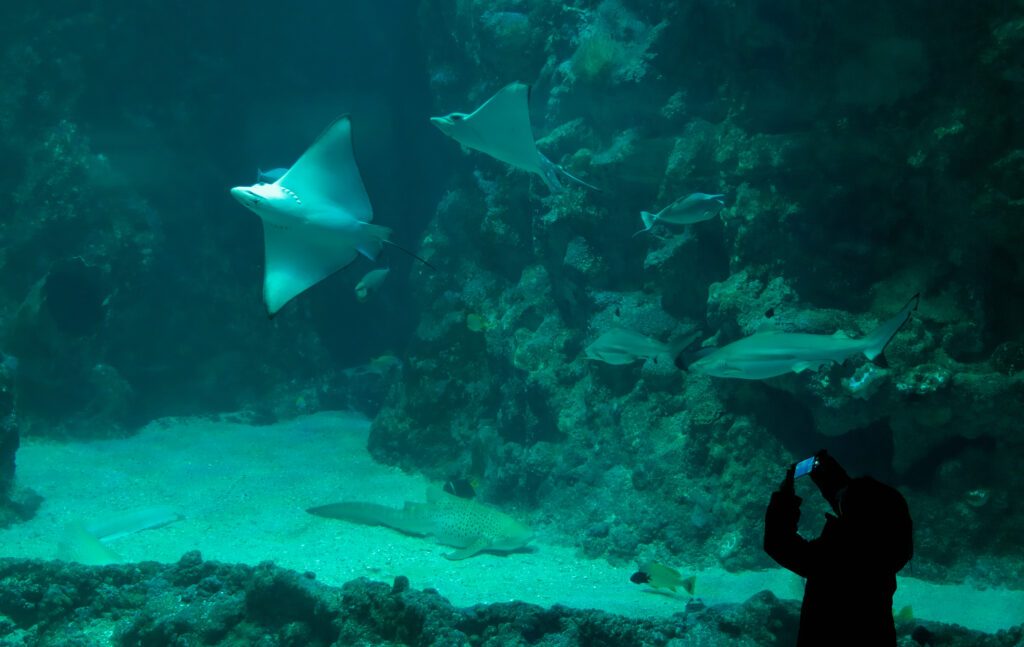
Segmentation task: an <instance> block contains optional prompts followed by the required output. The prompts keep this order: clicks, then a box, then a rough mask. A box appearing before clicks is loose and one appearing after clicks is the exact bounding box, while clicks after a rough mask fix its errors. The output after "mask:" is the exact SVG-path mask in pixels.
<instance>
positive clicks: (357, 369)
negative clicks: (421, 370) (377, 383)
mask: <svg viewBox="0 0 1024 647" xmlns="http://www.w3.org/2000/svg"><path fill="white" fill-rule="evenodd" d="M401 367H402V360H400V359H399V358H397V357H395V356H394V355H380V356H379V357H374V358H373V359H371V360H370V361H369V362H367V363H366V364H363V365H361V366H354V367H351V368H347V369H345V370H344V373H345V375H347V376H348V377H356V376H360V375H377V376H380V377H387V376H388V374H390V373H391V371H394V370H396V369H399V368H401Z"/></svg>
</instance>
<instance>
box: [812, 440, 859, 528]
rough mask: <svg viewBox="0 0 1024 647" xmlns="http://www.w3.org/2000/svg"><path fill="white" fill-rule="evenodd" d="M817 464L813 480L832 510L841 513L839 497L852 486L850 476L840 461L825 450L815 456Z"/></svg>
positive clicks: (813, 471) (813, 472)
mask: <svg viewBox="0 0 1024 647" xmlns="http://www.w3.org/2000/svg"><path fill="white" fill-rule="evenodd" d="M814 456H815V458H816V459H817V462H816V463H815V465H814V469H813V470H811V480H812V481H814V484H815V485H817V486H818V489H819V490H820V491H821V495H822V496H823V497H825V500H826V501H828V502H829V504H830V505H831V506H832V509H833V510H835V511H836V512H837V513H838V512H839V496H840V493H841V492H842V491H843V489H844V488H846V487H847V486H848V485H849V484H850V475H849V474H847V473H846V470H844V469H843V466H842V465H840V464H839V461H837V460H836V459H834V458H832V456H831V455H829V453H828V452H827V451H825V450H824V449H823V450H821V451H819V452H818V453H817V454H815V455H814Z"/></svg>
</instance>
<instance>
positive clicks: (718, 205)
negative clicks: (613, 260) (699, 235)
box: [633, 193, 725, 236]
mask: <svg viewBox="0 0 1024 647" xmlns="http://www.w3.org/2000/svg"><path fill="white" fill-rule="evenodd" d="M723 197H724V194H722V193H716V194H714V195H712V194H710V193H691V194H690V195H688V196H686V197H685V198H679V199H678V200H676V201H675V202H673V203H672V204H670V205H668V206H667V207H665V208H664V209H662V210H661V211H659V212H658V213H650V212H649V211H641V212H640V219H641V220H643V221H644V228H643V229H641V230H640V231H638V232H636V234H633V235H634V236H636V235H637V234H642V233H643V232H645V231H650V229H651V227H653V226H654V225H655V224H656V223H659V222H667V223H669V224H673V225H692V224H693V223H695V222H703V221H705V220H711V219H712V218H714V217H715V216H717V215H718V212H719V211H721V210H722V207H724V206H725V202H724V201H723V200H722V198H723Z"/></svg>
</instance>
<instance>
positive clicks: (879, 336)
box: [863, 294, 921, 360]
mask: <svg viewBox="0 0 1024 647" xmlns="http://www.w3.org/2000/svg"><path fill="white" fill-rule="evenodd" d="M920 300H921V295H920V294H915V295H914V296H913V297H911V299H910V301H908V302H907V305H905V306H903V309H902V310H900V311H899V314H897V315H896V316H895V317H893V318H891V319H889V320H888V321H884V322H882V324H881V325H880V326H878V327H877V328H875V329H874V330H873V331H872V332H871V334H869V335H868V336H867V337H865V338H864V349H863V353H864V356H865V357H867V358H868V359H870V360H874V359H875V358H876V357H878V356H880V355H881V354H882V352H883V351H885V347H886V346H888V345H889V342H890V341H892V338H893V337H894V336H895V335H896V333H897V332H899V330H900V328H902V327H903V324H905V323H907V320H908V319H910V313H911V312H913V311H914V310H917V304H918V303H919V302H920Z"/></svg>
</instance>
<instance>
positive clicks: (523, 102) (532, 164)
mask: <svg viewBox="0 0 1024 647" xmlns="http://www.w3.org/2000/svg"><path fill="white" fill-rule="evenodd" d="M430 122H431V123H432V124H434V125H435V126H437V127H438V129H439V130H440V131H441V132H443V133H444V134H445V135H448V136H449V137H451V138H452V139H454V140H455V141H457V142H459V143H460V144H462V145H463V146H465V147H466V148H472V149H473V150H477V151H480V152H481V153H486V154H488V155H490V156H491V157H493V158H495V159H497V160H501V161H502V162H505V163H506V164H509V165H511V166H514V167H515V168H518V169H521V170H524V171H527V172H529V173H536V174H537V175H539V176H540V177H541V179H542V180H544V184H546V185H547V187H548V188H549V189H550V190H551V191H552V192H553V193H558V192H559V191H561V190H562V184H561V182H559V180H558V176H559V174H561V175H564V176H565V177H567V178H569V179H570V180H572V181H574V182H577V183H579V184H581V185H583V186H585V187H587V188H590V189H594V190H595V191H599V190H600V189H598V188H597V187H594V186H591V185H590V184H587V183H586V182H584V181H583V180H581V179H579V178H578V177H575V176H574V175H572V174H570V173H569V172H568V171H566V170H565V169H564V168H562V167H561V166H559V165H557V164H555V163H554V162H552V161H551V160H549V159H548V158H547V157H545V156H544V154H543V153H541V152H540V150H538V149H537V142H536V141H535V140H534V138H533V129H532V128H531V126H530V86H528V85H526V84H525V83H510V84H508V85H506V86H505V87H504V88H502V89H501V90H498V93H497V94H495V95H494V96H493V97H491V98H490V99H488V100H487V101H485V102H484V104H483V105H482V106H480V107H479V108H477V109H476V110H474V111H473V112H472V113H470V114H466V113H464V112H453V113H450V114H447V115H445V116H443V117H431V118H430Z"/></svg>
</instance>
